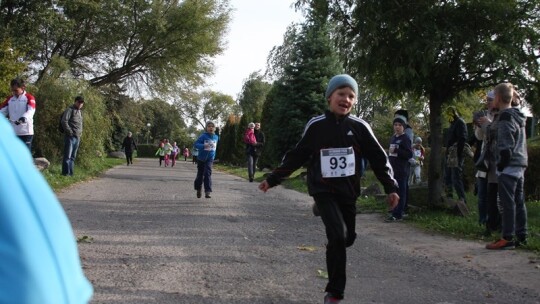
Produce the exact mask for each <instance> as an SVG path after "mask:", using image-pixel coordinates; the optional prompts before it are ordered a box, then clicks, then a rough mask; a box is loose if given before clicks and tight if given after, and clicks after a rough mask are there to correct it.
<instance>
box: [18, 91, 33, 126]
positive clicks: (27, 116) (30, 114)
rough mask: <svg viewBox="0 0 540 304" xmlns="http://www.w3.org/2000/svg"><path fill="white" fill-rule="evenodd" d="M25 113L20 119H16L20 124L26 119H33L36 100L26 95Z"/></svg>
mask: <svg viewBox="0 0 540 304" xmlns="http://www.w3.org/2000/svg"><path fill="white" fill-rule="evenodd" d="M25 96H26V112H24V114H23V115H22V116H21V117H18V118H17V119H18V120H19V121H20V122H26V121H27V120H28V119H30V118H33V117H34V113H36V99H35V98H34V96H32V95H30V94H28V93H26V94H25ZM14 118H15V117H14Z"/></svg>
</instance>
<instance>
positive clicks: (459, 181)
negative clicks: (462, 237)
mask: <svg viewBox="0 0 540 304" xmlns="http://www.w3.org/2000/svg"><path fill="white" fill-rule="evenodd" d="M445 114H446V116H447V118H448V120H449V121H450V128H449V129H448V140H447V142H446V169H445V174H446V181H447V183H446V187H447V189H446V195H447V196H448V197H449V198H452V196H453V194H452V193H453V189H455V190H456V192H457V195H458V199H459V200H462V201H463V202H466V201H465V188H464V186H463V163H464V156H465V154H464V152H463V151H464V149H465V143H466V142H467V139H468V137H469V135H468V131H467V125H466V124H465V121H464V120H463V118H461V117H460V116H459V112H458V111H457V109H456V108H455V107H448V109H446V112H445Z"/></svg>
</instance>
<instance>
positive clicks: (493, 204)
mask: <svg viewBox="0 0 540 304" xmlns="http://www.w3.org/2000/svg"><path fill="white" fill-rule="evenodd" d="M486 211H487V222H486V228H487V230H488V231H490V232H500V231H501V210H500V208H499V185H498V184H497V183H487V193H486Z"/></svg>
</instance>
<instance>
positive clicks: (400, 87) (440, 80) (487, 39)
mask: <svg viewBox="0 0 540 304" xmlns="http://www.w3.org/2000/svg"><path fill="white" fill-rule="evenodd" d="M314 1H316V0H313V1H304V0H302V1H298V2H299V3H300V5H302V4H306V3H312V2H314ZM330 7H331V9H329V16H330V19H331V20H332V23H333V24H335V25H336V31H335V36H336V41H337V43H338V45H339V49H340V51H341V53H347V54H348V56H349V60H348V61H347V62H346V65H347V66H351V67H353V66H354V67H356V68H357V69H358V71H359V72H360V73H363V74H364V75H366V81H367V82H368V83H369V84H370V85H373V86H376V87H378V88H381V89H382V90H384V91H385V92H388V93H389V94H391V95H393V96H401V95H402V94H405V93H408V94H409V95H411V96H417V97H420V96H425V97H426V98H427V99H429V125H430V130H431V147H432V150H431V154H430V155H431V157H430V164H429V172H428V179H429V181H428V184H429V194H428V195H429V197H432V198H439V197H441V193H442V172H441V165H440V164H441V161H442V159H441V157H442V155H441V148H442V136H441V125H442V122H441V113H442V108H443V106H444V105H445V104H449V103H450V102H451V101H452V100H453V99H454V98H455V97H456V96H458V94H459V93H461V92H463V91H474V90H476V89H479V88H486V87H488V86H492V85H494V84H496V83H498V82H501V81H503V80H509V81H511V82H513V83H514V84H518V85H520V86H523V87H532V88H538V87H539V82H538V81H539V79H538V78H536V76H538V70H539V68H538V67H539V54H538V50H539V49H540V46H539V43H540V39H539V38H540V37H539V35H540V2H539V1H538V0H534V1H521V0H504V1H436V0H422V1H378V0H357V1H337V0H333V1H331V5H330ZM529 102H531V100H529ZM434 203H436V202H434Z"/></svg>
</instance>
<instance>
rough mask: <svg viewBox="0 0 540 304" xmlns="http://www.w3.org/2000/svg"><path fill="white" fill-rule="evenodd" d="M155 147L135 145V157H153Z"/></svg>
mask: <svg viewBox="0 0 540 304" xmlns="http://www.w3.org/2000/svg"><path fill="white" fill-rule="evenodd" d="M156 151H157V147H156V146H155V145H152V144H142V145H141V144H139V145H137V157H155V154H156Z"/></svg>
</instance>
